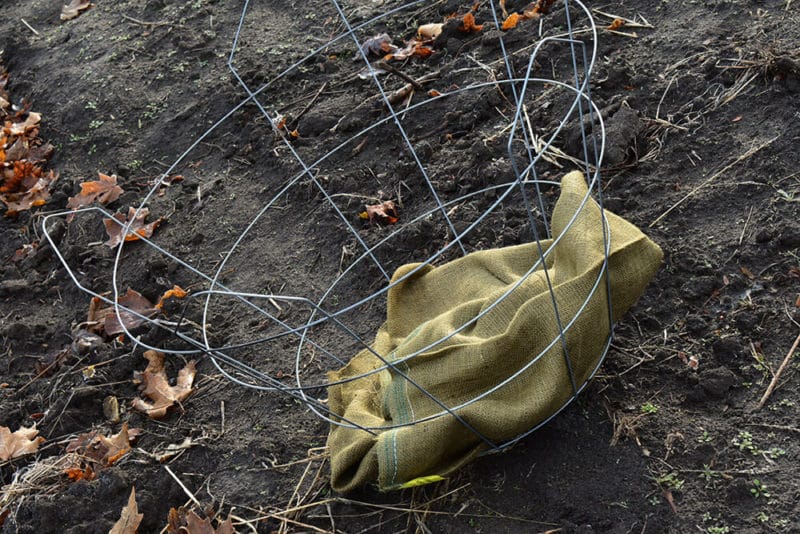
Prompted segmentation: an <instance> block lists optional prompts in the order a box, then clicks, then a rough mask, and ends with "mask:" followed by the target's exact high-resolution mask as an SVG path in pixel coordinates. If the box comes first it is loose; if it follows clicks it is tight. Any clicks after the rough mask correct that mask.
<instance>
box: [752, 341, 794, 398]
mask: <svg viewBox="0 0 800 534" xmlns="http://www.w3.org/2000/svg"><path fill="white" fill-rule="evenodd" d="M798 345H800V334H797V338H795V340H794V343H792V348H790V349H789V352H788V353H786V357H785V358H784V359H783V362H781V366H780V367H778V370H777V371H775V374H774V375H773V377H772V380H771V381H770V383H769V386H767V390H766V391H765V392H764V395H763V396H762V397H761V400H760V401H758V406H756V410H760V409H761V408H763V407H764V404H765V403H766V402H767V400H768V399H769V397H770V395H772V392H773V391H775V388H776V387H777V386H778V380H779V379H780V377H781V373H783V371H784V370H785V369H786V368H787V367H788V366H789V362H790V361H791V360H792V356H794V352H795V351H796V350H797V346H798Z"/></svg>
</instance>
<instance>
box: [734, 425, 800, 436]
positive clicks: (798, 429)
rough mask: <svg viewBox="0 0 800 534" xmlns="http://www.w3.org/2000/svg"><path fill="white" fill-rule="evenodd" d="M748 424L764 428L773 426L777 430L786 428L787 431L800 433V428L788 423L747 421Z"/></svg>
mask: <svg viewBox="0 0 800 534" xmlns="http://www.w3.org/2000/svg"><path fill="white" fill-rule="evenodd" d="M747 426H759V427H763V428H773V429H775V430H785V431H786V432H797V433H798V434H800V428H797V427H794V426H787V425H768V424H766V423H747Z"/></svg>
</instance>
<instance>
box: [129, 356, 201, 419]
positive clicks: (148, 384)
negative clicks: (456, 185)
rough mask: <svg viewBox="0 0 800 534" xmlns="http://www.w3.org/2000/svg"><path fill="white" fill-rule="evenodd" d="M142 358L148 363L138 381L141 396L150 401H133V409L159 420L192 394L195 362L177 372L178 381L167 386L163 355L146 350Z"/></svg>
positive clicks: (138, 399)
mask: <svg viewBox="0 0 800 534" xmlns="http://www.w3.org/2000/svg"><path fill="white" fill-rule="evenodd" d="M144 357H145V358H146V359H147V361H148V362H149V363H148V365H147V368H146V369H145V370H144V372H142V373H141V374H140V375H139V377H138V380H139V381H140V382H141V386H140V388H141V389H142V394H143V395H144V396H145V397H147V398H148V399H150V400H144V399H142V398H135V399H133V404H132V405H133V408H134V409H135V410H138V411H140V412H143V413H146V414H147V415H148V416H150V417H151V418H153V419H161V418H163V417H165V416H166V415H167V413H168V412H169V410H170V409H171V408H172V407H173V406H176V405H179V404H180V403H181V402H183V401H184V400H186V398H187V397H189V395H191V394H192V392H193V391H194V389H192V383H193V382H194V376H195V374H196V372H197V371H196V368H195V362H194V361H190V362H189V363H187V364H186V366H185V367H184V368H183V369H181V370H180V371H178V379H177V381H176V383H175V385H174V386H170V385H169V379H168V378H167V373H166V371H165V370H164V355H163V354H162V353H160V352H158V351H155V350H148V351H146V352H145V353H144Z"/></svg>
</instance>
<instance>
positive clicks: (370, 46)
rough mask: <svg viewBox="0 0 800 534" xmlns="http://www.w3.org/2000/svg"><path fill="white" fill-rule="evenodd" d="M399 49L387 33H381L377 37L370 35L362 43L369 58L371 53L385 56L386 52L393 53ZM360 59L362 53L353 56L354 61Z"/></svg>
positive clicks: (362, 47)
mask: <svg viewBox="0 0 800 534" xmlns="http://www.w3.org/2000/svg"><path fill="white" fill-rule="evenodd" d="M397 50H398V48H397V47H396V46H395V45H393V44H392V38H391V37H389V34H386V33H381V34H380V35H376V36H375V37H370V38H369V39H367V40H366V41H364V42H363V43H362V44H361V51H362V52H363V53H364V55H365V56H367V58H369V57H370V56H371V55H372V56H383V55H385V54H391V53H392V52H395V51H397ZM360 60H361V55H360V54H356V55H355V57H353V61H360Z"/></svg>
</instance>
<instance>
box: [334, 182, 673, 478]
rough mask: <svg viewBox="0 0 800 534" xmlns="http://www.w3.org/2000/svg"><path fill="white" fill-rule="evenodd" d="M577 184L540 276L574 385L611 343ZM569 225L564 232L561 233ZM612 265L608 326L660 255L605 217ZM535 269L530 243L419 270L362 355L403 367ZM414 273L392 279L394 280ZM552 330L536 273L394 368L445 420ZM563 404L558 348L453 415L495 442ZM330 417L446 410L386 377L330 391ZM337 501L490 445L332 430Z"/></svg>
mask: <svg viewBox="0 0 800 534" xmlns="http://www.w3.org/2000/svg"><path fill="white" fill-rule="evenodd" d="M586 192H587V186H586V183H585V181H584V178H583V174H582V173H580V172H573V173H570V174H568V175H566V176H565V177H564V178H563V180H562V184H561V195H560V198H559V200H558V202H557V203H556V206H555V208H554V211H553V218H552V224H551V228H552V231H553V235H555V236H560V237H561V239H560V240H558V242H557V243H555V244H553V241H543V242H542V246H543V247H544V248H545V249H552V250H550V252H549V254H548V256H547V262H546V265H547V273H548V274H549V277H550V281H551V283H552V285H553V289H554V292H555V299H556V301H557V302H558V310H559V314H560V318H561V322H562V324H563V325H567V324H568V323H569V322H571V321H572V320H573V319H575V322H574V324H572V326H571V327H570V328H569V330H568V331H567V332H566V336H565V338H566V345H567V347H568V352H569V357H570V362H571V364H572V369H573V372H574V376H575V381H576V382H577V384H578V386H580V385H581V384H582V383H584V382H585V381H586V380H587V379H588V378H589V375H590V374H591V372H592V371H593V370H594V369H595V367H596V366H597V363H598V362H599V359H600V357H601V355H602V352H603V349H604V346H605V343H606V341H607V339H608V335H609V329H610V325H609V317H608V299H607V292H606V284H605V280H603V281H602V282H601V284H600V286H599V287H598V289H597V291H595V293H594V295H593V296H592V297H591V299H590V300H589V303H588V305H587V306H586V308H585V309H584V310H583V311H582V312H581V313H580V314H579V315H578V317H577V318H575V315H576V313H577V312H578V310H579V308H580V307H581V306H582V305H583V303H584V301H585V300H586V298H587V296H588V295H589V294H590V293H591V290H592V287H593V286H594V284H595V282H596V280H597V278H598V275H599V272H600V269H601V266H602V262H603V256H604V255H603V250H604V249H603V247H604V244H603V233H602V232H603V230H602V226H601V222H600V208H599V206H598V205H597V204H596V203H595V202H594V201H593V200H591V199H589V200H588V201H587V202H586V203H585V205H584V206H583V208H581V203H582V202H583V201H584V198H585V195H586ZM576 213H578V216H577V219H576V220H575V222H574V223H573V225H572V226H571V227H570V228H569V229H567V230H565V228H566V226H567V225H568V224H569V221H570V219H571V218H572V217H573V215H575V214H576ZM606 218H607V221H608V229H609V232H610V236H611V239H610V243H611V249H610V250H611V252H610V257H609V275H610V282H611V295H612V310H613V317H614V320H616V319H618V318H619V317H620V316H621V315H622V314H623V313H625V312H626V311H627V310H628V309H629V308H630V307H631V306H632V305H633V304H634V303H635V302H636V300H637V299H638V298H639V296H640V295H641V293H642V292H643V291H644V289H645V286H646V285H647V283H648V282H649V281H650V279H651V278H652V276H653V274H654V273H655V271H656V269H657V268H658V266H659V264H660V262H661V258H662V253H661V249H659V247H658V246H657V245H656V244H655V243H653V242H652V241H650V240H649V239H648V238H647V237H646V236H645V235H644V234H643V233H642V232H641V231H639V229H637V228H636V227H635V226H633V225H632V224H630V223H629V222H627V221H625V220H624V219H622V218H620V217H617V216H616V215H614V214H612V213H609V212H606ZM538 258H539V251H538V249H537V246H536V244H535V243H528V244H524V245H518V246H513V247H507V248H501V249H495V250H486V251H481V252H475V253H472V254H469V255H467V256H464V257H462V258H459V259H457V260H455V261H452V262H450V263H448V264H445V265H442V266H440V267H436V268H434V267H430V266H427V267H424V268H422V269H420V270H419V271H417V272H416V273H415V274H413V275H412V276H410V277H409V278H408V279H406V280H404V281H403V282H401V283H399V284H398V285H396V286H394V287H393V288H392V289H390V290H389V292H388V306H387V320H386V322H385V323H384V324H383V326H381V328H380V330H379V331H378V333H377V335H376V337H375V341H374V343H373V345H372V349H373V350H374V351H375V352H377V353H378V354H381V355H382V356H384V357H385V358H386V359H387V360H389V361H397V360H400V359H402V358H404V357H406V356H408V355H410V354H413V353H414V352H416V351H418V350H419V349H422V348H424V347H426V346H428V345H430V344H431V343H434V342H436V341H437V340H439V339H441V338H442V337H444V336H446V335H448V334H451V333H452V332H453V331H454V330H456V329H458V328H459V327H461V326H462V325H464V324H465V323H467V322H468V321H469V320H470V319H473V318H474V317H476V316H477V315H478V314H480V312H481V311H482V310H484V309H486V308H487V307H488V306H490V305H491V304H493V303H494V302H495V301H496V300H497V299H498V298H499V297H500V296H502V295H503V294H504V293H505V292H506V291H507V290H508V289H509V288H510V287H511V286H512V285H513V284H514V283H516V282H518V281H519V280H520V279H521V278H522V277H524V275H525V273H526V272H527V271H529V270H530V269H531V267H532V266H533V265H534V263H535V262H536V260H537V259H538ZM418 265H419V264H410V265H404V266H403V267H400V268H399V269H397V271H396V272H395V274H394V277H393V280H397V279H399V278H401V277H402V276H403V275H405V274H407V273H408V272H409V271H411V270H413V269H414V268H415V267H417V266H418ZM558 332H559V328H558V323H557V320H556V316H555V313H554V310H553V302H552V297H551V295H550V292H549V290H548V285H547V281H546V278H545V271H544V269H543V268H539V269H537V270H536V271H534V272H533V273H532V274H530V275H529V276H528V277H527V278H526V279H525V280H524V281H523V282H522V284H521V285H520V286H519V287H517V288H516V289H515V290H514V291H512V292H511V293H510V294H509V295H508V296H507V297H506V298H505V299H503V300H502V301H501V302H500V303H499V304H498V305H497V306H496V307H494V308H493V309H492V310H491V311H489V312H488V313H487V314H486V315H483V316H482V317H481V318H480V319H478V320H477V321H475V322H474V323H472V324H471V325H469V326H468V327H467V328H465V329H464V330H462V331H461V332H459V333H458V334H456V335H454V336H453V337H451V338H449V339H447V340H446V341H443V342H441V343H439V344H437V345H436V346H435V347H433V348H430V349H428V350H426V351H425V352H423V353H422V354H420V355H417V356H415V357H414V358H411V359H409V360H407V361H405V362H403V363H398V364H397V368H398V369H399V370H400V371H401V372H402V373H404V374H406V375H407V376H409V377H410V378H411V379H413V380H414V382H416V384H418V385H419V386H421V387H423V388H425V390H427V391H428V392H430V393H431V394H433V395H434V396H435V397H436V398H438V399H439V400H440V401H441V402H443V403H445V404H446V405H447V406H449V407H453V406H458V405H460V404H463V403H465V402H467V401H469V400H470V399H473V398H474V397H476V396H477V395H479V394H481V393H484V392H485V391H487V390H488V389H490V388H492V387H493V386H495V385H496V384H498V383H500V382H502V381H503V380H505V379H507V378H508V377H509V376H511V375H512V374H514V373H515V372H517V371H519V370H520V369H521V368H523V367H524V366H525V365H526V364H528V363H529V362H530V361H531V359H532V358H534V357H536V356H537V355H538V354H540V353H541V352H542V351H543V350H545V349H546V348H547V347H548V345H550V344H551V343H552V342H553V340H558V337H559V336H558ZM381 365H383V364H382V362H381V361H380V360H379V359H378V358H377V357H375V355H374V354H373V353H372V352H370V351H369V350H363V351H361V352H360V353H358V354H357V355H356V356H355V357H353V359H352V360H351V361H350V362H349V363H348V364H347V365H346V366H345V367H344V368H342V369H340V370H338V371H334V372H331V373H329V378H330V380H331V381H336V380H341V379H346V378H349V377H354V376H358V375H360V374H362V373H366V372H368V371H371V370H374V369H376V368H378V367H380V366H381ZM572 394H573V389H572V385H571V383H570V379H569V373H568V370H567V367H566V364H565V359H564V353H563V349H562V346H561V343H560V341H557V342H556V343H555V344H553V346H552V347H551V348H550V349H549V350H548V351H547V352H546V353H545V354H544V355H543V356H542V357H541V358H540V359H539V360H537V361H536V362H535V363H534V364H533V365H531V366H530V367H529V368H528V369H527V370H525V371H524V372H523V373H522V374H521V375H520V376H518V377H516V378H515V379H513V380H511V381H510V382H509V383H508V384H506V385H504V386H503V387H502V388H500V389H498V390H497V391H495V392H493V393H491V394H489V395H487V396H485V397H484V398H482V399H481V400H479V401H478V402H474V403H472V404H469V405H468V406H466V407H464V408H462V409H460V410H458V412H457V413H458V415H459V416H461V417H462V418H463V419H464V420H465V421H466V422H468V423H469V424H470V425H472V426H473V427H474V428H476V429H477V430H479V431H480V432H481V433H483V434H484V435H485V436H486V437H488V438H489V439H491V440H492V441H493V442H494V443H502V442H503V441H505V440H509V439H512V438H514V437H515V436H518V435H519V434H521V433H523V432H525V431H526V430H529V429H531V428H532V427H534V426H535V425H536V424H537V423H539V422H541V421H543V420H544V419H546V418H547V417H549V416H550V415H552V414H553V413H555V411H556V410H558V409H559V408H561V407H562V406H563V405H564V403H565V402H567V401H568V400H569V399H570V397H571V396H572ZM329 398H330V408H331V410H332V411H333V412H334V413H335V414H338V415H341V416H343V417H345V418H347V419H348V420H350V421H353V422H356V423H358V424H360V425H362V426H364V427H382V426H388V425H396V424H402V423H408V422H412V421H418V420H420V419H423V418H425V417H426V416H429V415H432V414H437V413H439V412H441V411H442V408H441V407H440V406H439V405H438V404H436V403H435V402H433V401H432V400H431V399H430V398H429V397H428V396H427V395H425V394H424V393H423V392H422V391H420V389H419V388H417V387H416V386H414V385H412V384H410V383H409V382H408V381H407V380H406V379H405V378H404V377H403V376H401V375H400V374H399V373H397V372H396V371H393V370H383V371H380V372H377V373H373V374H371V375H369V376H366V377H364V378H360V379H357V380H353V381H351V382H347V383H344V384H340V385H334V386H331V387H329ZM328 446H329V449H330V454H331V470H332V476H331V478H332V485H333V488H334V489H335V490H337V491H340V492H347V491H350V490H353V489H355V488H357V487H359V486H362V485H364V484H366V483H369V482H377V484H378V486H379V488H380V489H382V490H390V489H397V488H401V487H409V486H413V485H418V484H421V483H426V482H430V481H434V480H439V479H441V477H443V476H446V475H447V474H448V473H451V472H452V471H453V470H455V469H457V468H458V467H460V466H462V465H464V464H465V463H466V462H468V461H470V460H471V459H473V458H474V457H475V456H476V455H478V454H480V453H481V452H483V451H485V450H487V449H488V446H487V445H486V443H485V442H484V441H482V440H481V439H480V438H479V437H478V436H476V435H475V434H474V433H473V432H472V431H470V430H469V429H468V428H466V427H465V426H464V425H462V424H461V423H460V422H459V421H457V420H456V419H455V418H454V417H452V416H451V415H449V414H445V415H444V416H442V417H437V418H434V419H431V420H428V421H425V422H421V423H416V424H413V425H409V426H405V427H400V428H396V429H391V430H384V431H380V432H379V433H378V434H377V435H371V434H369V433H367V432H364V431H362V430H358V429H351V428H346V427H340V426H338V425H332V427H331V432H330V435H329V437H328Z"/></svg>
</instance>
